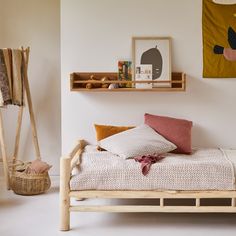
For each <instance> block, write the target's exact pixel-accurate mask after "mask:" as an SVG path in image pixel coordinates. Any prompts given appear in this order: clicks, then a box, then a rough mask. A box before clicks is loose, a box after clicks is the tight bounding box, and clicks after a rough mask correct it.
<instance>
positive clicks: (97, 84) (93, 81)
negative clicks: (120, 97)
mask: <svg viewBox="0 0 236 236" xmlns="http://www.w3.org/2000/svg"><path fill="white" fill-rule="evenodd" d="M109 80H110V78H109V77H107V76H104V77H103V78H101V79H97V78H96V76H95V75H93V74H92V75H91V76H90V79H89V80H88V81H87V82H86V85H85V87H86V89H94V88H105V89H107V88H108V87H109V85H110V83H109Z"/></svg>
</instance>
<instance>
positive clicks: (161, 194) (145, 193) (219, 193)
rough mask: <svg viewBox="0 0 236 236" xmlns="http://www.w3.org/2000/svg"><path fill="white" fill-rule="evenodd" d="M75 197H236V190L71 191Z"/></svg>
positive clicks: (71, 194) (71, 195)
mask: <svg viewBox="0 0 236 236" xmlns="http://www.w3.org/2000/svg"><path fill="white" fill-rule="evenodd" d="M70 197H74V198H104V199H105V198H114V199H125V198H130V199H137V198H153V199H156V198H170V199H172V198H176V199H180V198H193V199H195V198H236V191H198V192H196V191H163V192H161V191H99V190H91V191H71V192H70Z"/></svg>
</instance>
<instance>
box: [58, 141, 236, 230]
mask: <svg viewBox="0 0 236 236" xmlns="http://www.w3.org/2000/svg"><path fill="white" fill-rule="evenodd" d="M85 146H86V143H85V141H83V140H80V141H79V142H78V143H77V144H76V146H75V147H74V148H73V150H72V152H71V153H70V154H69V155H68V156H65V157H62V158H61V160H60V230H62V231H67V230H69V229H70V212H74V211H80V212H166V213H167V212H169V213H171V212H173V213H236V191H100V190H89V191H87V190H86V191H71V190H70V185H69V183H70V178H71V170H72V168H73V166H74V164H75V163H78V160H80V157H81V154H82V153H83V149H84V147H85ZM71 198H76V199H83V198H103V199H159V200H160V204H159V205H138V206H137V205H133V206H132V205H113V206H111V205H110V206H109V205H106V206H102V205H99V206H88V205H71V202H70V199H71ZM165 199H194V201H195V204H194V205H193V206H186V205H180V206H179V205H178V206H171V205H169V204H168V206H167V205H165ZM201 199H231V204H229V205H227V206H225V205H223V206H219V205H217V206H214V205H213V206H203V205H201Z"/></svg>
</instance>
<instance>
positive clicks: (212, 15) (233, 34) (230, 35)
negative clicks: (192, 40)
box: [202, 0, 236, 78]
mask: <svg viewBox="0 0 236 236" xmlns="http://www.w3.org/2000/svg"><path fill="white" fill-rule="evenodd" d="M235 16H236V1H235V0H203V17H202V28H203V30H202V31H203V77H204V78H235V77H236V17H235Z"/></svg>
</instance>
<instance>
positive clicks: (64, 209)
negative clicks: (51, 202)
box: [60, 157, 70, 231]
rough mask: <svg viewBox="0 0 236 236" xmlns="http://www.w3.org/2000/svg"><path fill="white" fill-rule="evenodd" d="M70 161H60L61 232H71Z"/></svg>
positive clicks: (63, 158) (66, 159)
mask: <svg viewBox="0 0 236 236" xmlns="http://www.w3.org/2000/svg"><path fill="white" fill-rule="evenodd" d="M69 184H70V160H69V158H66V157H62V158H61V160H60V230H61V231H68V230H70V209H69V208H70V197H69V193H70V187H69Z"/></svg>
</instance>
